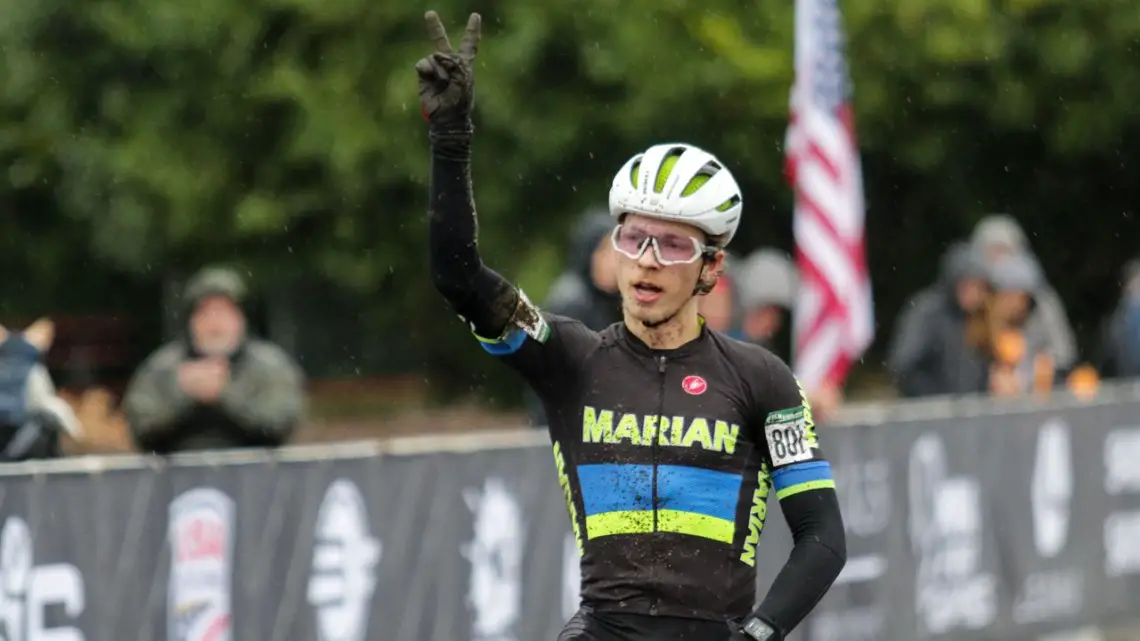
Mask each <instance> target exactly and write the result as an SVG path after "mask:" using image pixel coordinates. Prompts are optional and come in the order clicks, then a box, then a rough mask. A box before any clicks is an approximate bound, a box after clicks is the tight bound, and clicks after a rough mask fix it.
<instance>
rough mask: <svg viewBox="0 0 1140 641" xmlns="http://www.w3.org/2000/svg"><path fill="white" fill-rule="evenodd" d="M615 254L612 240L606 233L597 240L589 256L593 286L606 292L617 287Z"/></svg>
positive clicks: (612, 290) (608, 292)
mask: <svg viewBox="0 0 1140 641" xmlns="http://www.w3.org/2000/svg"><path fill="white" fill-rule="evenodd" d="M616 254H617V252H616V251H614V245H613V242H611V241H610V237H609V235H608V234H607V235H606V236H604V237H603V238H602V239H601V240H600V241H598V246H597V247H596V248H595V249H594V254H593V256H591V258H590V278H591V279H592V280H593V281H594V287H597V288H598V289H599V290H601V291H603V292H606V293H607V294H612V293H614V292H616V291H617V288H618V286H617V256H616Z"/></svg>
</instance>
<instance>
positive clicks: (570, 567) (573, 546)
mask: <svg viewBox="0 0 1140 641" xmlns="http://www.w3.org/2000/svg"><path fill="white" fill-rule="evenodd" d="M581 589H582V557H581V556H580V555H579V554H578V542H577V541H575V540H574V534H573V533H571V534H567V535H566V538H565V539H563V540H562V618H563V619H564V620H567V621H569V620H570V617H572V616H574V613H575V612H577V611H578V606H580V605H581V604H582V595H581Z"/></svg>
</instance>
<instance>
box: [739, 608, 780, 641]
mask: <svg viewBox="0 0 1140 641" xmlns="http://www.w3.org/2000/svg"><path fill="white" fill-rule="evenodd" d="M728 627H729V628H730V629H731V630H732V637H731V639H730V641H783V637H782V636H781V635H780V633H779V632H778V631H777V630H776V628H775V626H773V625H772V624H770V623H768V622H767V621H765V620H764V618H763V617H760V616H758V615H756V614H755V613H753V614H750V615H748V616H747V617H745V619H744V621H742V622H740V623H736V622H729V626H728Z"/></svg>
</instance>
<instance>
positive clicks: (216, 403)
mask: <svg viewBox="0 0 1140 641" xmlns="http://www.w3.org/2000/svg"><path fill="white" fill-rule="evenodd" d="M244 299H245V283H244V282H243V281H242V279H241V277H240V276H238V275H237V274H236V273H234V272H232V271H229V270H225V269H216V268H213V269H206V270H203V271H202V272H200V273H199V274H197V275H196V276H195V277H194V278H192V279H191V280H190V283H189V284H188V285H187V287H186V290H185V292H184V295H183V303H184V305H183V311H184V314H185V316H184V317H185V318H186V327H185V335H184V336H183V337H181V338H180V339H178V340H175V341H173V342H171V343H168V344H166V345H164V346H163V347H161V348H160V349H159V350H158V351H156V352H154V353H153V354H151V355H150V357H149V358H147V360H146V361H145V362H144V363H143V364H142V366H141V367H140V368H139V370H138V371H137V372H136V373H135V375H134V377H133V379H132V380H131V383H130V385H129V387H128V389H127V393H126V395H125V397H124V402H123V405H124V410H125V413H126V416H127V421H128V423H129V425H130V430H131V436H132V437H133V439H134V442H135V444H136V445H137V446H138V448H139V449H140V450H142V451H144V452H155V453H159V454H169V453H173V452H183V451H188V450H202V449H219V448H236V447H274V446H278V445H283V444H284V443H285V442H286V441H287V440H288V439H289V437H290V435H291V434H292V432H293V430H294V429H295V428H296V427H297V425H298V423H299V422H300V421H301V417H302V413H303V409H304V399H303V394H304V391H303V375H302V373H301V371H300V368H299V367H298V366H297V365H296V364H295V363H294V362H293V360H292V359H291V358H290V357H289V356H288V355H287V354H286V353H285V352H284V351H283V350H282V349H281V348H280V347H278V346H276V345H274V344H272V343H268V342H266V341H263V340H258V339H255V338H251V337H249V336H248V335H247V334H246V319H245V313H244V311H243V309H242V303H243V301H244Z"/></svg>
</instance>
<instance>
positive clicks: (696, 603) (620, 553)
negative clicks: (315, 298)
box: [430, 132, 846, 638]
mask: <svg viewBox="0 0 1140 641" xmlns="http://www.w3.org/2000/svg"><path fill="white" fill-rule="evenodd" d="M432 138H433V162H432V186H431V208H430V236H431V258H432V272H433V279H434V281H435V284H436V287H437V288H438V289H439V290H440V291H441V293H443V294H444V296H445V297H446V298H447V299H448V300H449V301H450V302H451V304H452V305H453V307H454V308H455V310H456V311H457V312H458V313H459V315H460V316H461V317H462V318H464V319H465V320H466V321H467V322H468V323H469V324H470V325H471V328H472V330H473V331H474V333H475V334H476V336H477V337H481V338H480V341H481V343H482V345H483V347H484V349H486V351H488V352H490V353H492V354H495V355H497V356H498V357H499V358H500V359H501V360H502V361H503V362H505V363H506V364H507V365H509V366H510V367H511V368H513V369H514V370H515V371H517V372H518V373H519V374H521V375H522V377H523V378H524V379H525V380H526V381H527V382H528V383H529V384H530V385H531V386H532V387H533V388H534V389H535V391H536V392H537V393H538V395H539V396H540V398H541V399H542V401H543V404H544V406H545V408H546V415H547V417H548V422H549V428H550V435H551V439H552V441H553V448H554V458H555V463H556V468H557V473H558V480H559V482H560V483H561V485H562V487H563V490H564V492H565V496H566V501H567V509H568V511H569V514H570V521H571V524H572V527H573V531H574V534H575V536H576V538H577V541H578V545H579V550H580V552H581V554H582V601H583V605H584V607H587V608H589V609H590V610H592V611H593V612H594V613H595V614H597V615H598V616H600V617H603V618H604V615H605V614H606V613H617V612H620V613H623V614H643V615H656V616H660V617H679V618H692V619H705V620H710V621H718V622H722V623H723V622H725V621H730V620H740V619H742V618H743V617H745V616H746V615H748V614H749V612H750V611H752V608H753V605H754V603H755V597H756V594H755V592H756V589H755V586H756V574H755V558H756V546H757V544H758V542H759V539H760V533H761V530H762V528H763V526H764V521H765V518H766V515H767V503H766V502H767V497H768V494H769V491H770V490H771V491H774V493H775V494H776V497H777V498H778V499H779V502H780V505H781V507H782V509H783V512H784V515H785V518H786V519H787V520H788V523H789V525H790V527H791V530H792V535H793V539H794V541H795V546H794V548H793V550H792V553H791V555H790V557H789V559H788V562H787V564H786V565H785V567H784V569H783V570H782V571H781V572H780V573H779V575H778V576H777V577H776V579H775V581H774V583H773V586H772V589H771V590H770V591H769V594H768V595H767V597H766V598H765V599H764V601H763V602H762V603H761V604H760V605H759V606H758V608H757V609H756V610H755V614H756V615H757V616H759V617H761V618H762V619H764V620H765V621H767V622H768V623H769V624H770V625H772V626H773V627H774V628H775V629H776V630H777V631H778V632H779V633H780V634H781V635H786V634H787V633H788V632H790V631H791V629H792V628H794V627H795V626H796V625H797V624H798V623H799V622H800V621H801V620H802V619H803V618H804V616H806V615H807V613H808V612H810V610H811V609H812V608H813V607H814V606H815V604H816V603H817V602H818V601H819V599H820V598H821V597H822V596H823V594H824V593H825V592H826V591H827V589H828V588H829V587H830V585H831V583H832V582H833V581H834V579H835V577H836V576H837V575H838V573H839V571H840V569H841V568H842V566H843V564H844V561H845V558H846V557H845V555H846V551H845V542H844V534H843V526H842V521H841V519H840V517H839V508H838V502H837V500H836V497H835V491H834V482H833V481H832V477H831V470H830V466H829V464H828V462H827V461H826V460H825V459H824V457H823V454H822V453H821V450H820V447H819V442H818V438H817V436H816V432H815V426H814V421H813V420H812V415H811V407H810V405H809V404H808V403H807V401H806V399H805V398H804V395H803V391H802V389H801V388H800V386H799V384H798V383H797V382H796V380H795V378H794V377H793V376H792V373H791V371H790V370H789V369H788V368H787V366H786V365H785V364H784V363H783V362H782V361H780V359H778V358H777V357H775V356H773V355H772V354H771V353H770V352H768V351H767V350H765V349H764V348H762V347H758V346H755V345H751V344H747V343H743V342H740V341H736V340H734V339H730V338H728V337H726V336H724V335H722V334H719V333H717V332H713V331H710V330H708V329H706V328H702V331H701V333H700V336H699V338H697V339H696V340H694V341H692V342H689V343H687V344H685V345H683V346H681V347H679V348H677V349H672V350H658V349H651V348H650V347H648V346H647V345H646V344H645V343H643V342H642V341H641V340H639V339H638V338H637V337H636V336H634V335H633V334H632V333H631V332H629V331H628V330H627V329H626V327H625V326H624V325H623V324H621V323H618V324H615V325H613V326H611V327H609V328H608V329H606V330H604V331H602V332H594V331H591V330H589V329H588V328H586V327H585V326H584V325H582V324H581V323H579V322H577V321H575V320H572V319H569V318H564V317H558V316H552V315H546V314H542V313H540V312H539V311H538V310H537V308H535V307H534V305H532V304H531V303H530V301H528V300H527V298H526V296H524V295H523V294H522V292H521V291H519V290H518V289H517V288H515V287H514V286H513V285H511V284H510V283H509V282H507V281H506V280H505V279H503V278H502V277H501V276H499V275H498V274H496V273H495V272H493V271H491V270H490V269H488V268H487V267H485V266H484V265H483V264H482V261H481V259H480V258H479V255H478V251H477V243H476V240H475V231H476V222H475V212H474V204H473V200H472V194H471V185H470V174H469V160H468V158H469V153H470V133H469V132H467V133H452V134H450V135H441V134H439V133H438V132H433V137H432ZM583 638H589V637H588V636H584V637H583ZM619 638H620V637H619ZM629 638H637V637H634V636H631V637H629Z"/></svg>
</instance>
